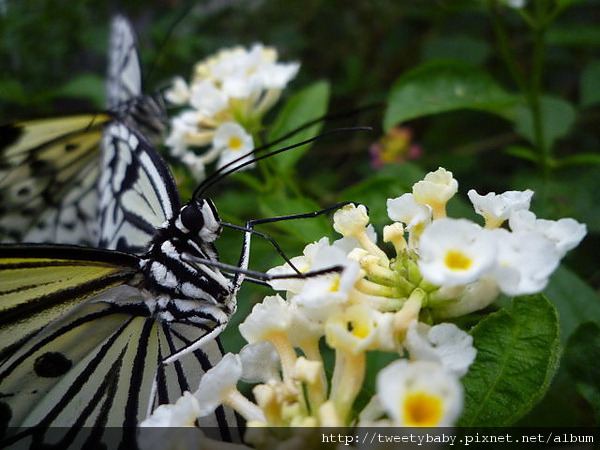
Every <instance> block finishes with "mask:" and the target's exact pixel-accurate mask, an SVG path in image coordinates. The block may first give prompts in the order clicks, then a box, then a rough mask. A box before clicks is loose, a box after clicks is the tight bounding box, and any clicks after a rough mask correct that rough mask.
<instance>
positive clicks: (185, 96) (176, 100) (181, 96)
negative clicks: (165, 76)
mask: <svg viewBox="0 0 600 450" xmlns="http://www.w3.org/2000/svg"><path fill="white" fill-rule="evenodd" d="M190 95H191V93H190V88H189V86H188V85H187V83H186V82H185V80H184V79H183V78H182V77H175V78H174V79H173V85H172V86H171V88H170V89H167V91H166V92H165V99H166V100H167V101H168V102H171V103H173V104H175V105H184V104H185V103H187V102H188V101H189V100H190Z"/></svg>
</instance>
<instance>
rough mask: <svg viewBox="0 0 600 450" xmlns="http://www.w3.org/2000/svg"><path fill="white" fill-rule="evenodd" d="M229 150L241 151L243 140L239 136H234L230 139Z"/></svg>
mask: <svg viewBox="0 0 600 450" xmlns="http://www.w3.org/2000/svg"><path fill="white" fill-rule="evenodd" d="M229 148H230V149H232V150H239V149H240V148H242V140H241V139H240V138H239V137H237V136H233V137H232V138H230V139H229Z"/></svg>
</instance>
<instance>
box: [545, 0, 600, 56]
mask: <svg viewBox="0 0 600 450" xmlns="http://www.w3.org/2000/svg"><path fill="white" fill-rule="evenodd" d="M582 1H585V0H582ZM546 42H547V44H549V45H564V46H571V47H589V46H594V47H596V46H598V45H600V29H598V26H597V25H588V24H585V23H578V24H576V25H573V24H568V25H560V24H555V25H554V26H553V27H550V29H549V30H548V33H547V35H546Z"/></svg>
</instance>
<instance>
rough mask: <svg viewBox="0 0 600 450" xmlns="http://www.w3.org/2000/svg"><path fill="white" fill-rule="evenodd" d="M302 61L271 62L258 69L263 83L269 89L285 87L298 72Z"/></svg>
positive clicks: (258, 74)
mask: <svg viewBox="0 0 600 450" xmlns="http://www.w3.org/2000/svg"><path fill="white" fill-rule="evenodd" d="M299 70H300V63H297V62H292V63H278V64H275V63H270V64H264V65H262V66H261V67H259V69H258V70H257V76H258V78H259V79H260V81H261V84H262V85H263V86H264V87H265V88H267V89H283V88H285V87H286V86H287V84H288V83H289V82H290V81H291V80H292V79H293V78H294V77H295V76H296V75H297V74H298V71H299Z"/></svg>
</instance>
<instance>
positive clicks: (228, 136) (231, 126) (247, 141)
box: [213, 122, 255, 169]
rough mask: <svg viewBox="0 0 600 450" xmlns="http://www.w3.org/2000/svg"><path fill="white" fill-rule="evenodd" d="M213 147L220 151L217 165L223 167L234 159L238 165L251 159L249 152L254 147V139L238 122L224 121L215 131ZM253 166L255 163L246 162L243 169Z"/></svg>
mask: <svg viewBox="0 0 600 450" xmlns="http://www.w3.org/2000/svg"><path fill="white" fill-rule="evenodd" d="M213 148H214V149H216V150H218V151H220V153H221V156H220V158H219V162H218V164H217V167H223V166H225V165H227V164H229V163H230V162H234V161H236V160H238V161H236V165H240V164H243V163H245V162H247V161H251V160H252V159H253V155H252V154H250V152H251V151H252V150H253V149H254V140H253V139H252V135H250V134H249V133H247V132H246V130H244V127H242V126H241V125H240V124H239V123H236V122H225V123H223V124H221V125H220V126H219V128H217V131H216V132H215V136H214V138H213ZM244 155H246V157H244ZM240 158H241V159H240ZM254 166H255V163H252V164H248V165H246V166H244V169H248V168H251V167H254ZM232 168H233V167H232Z"/></svg>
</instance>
